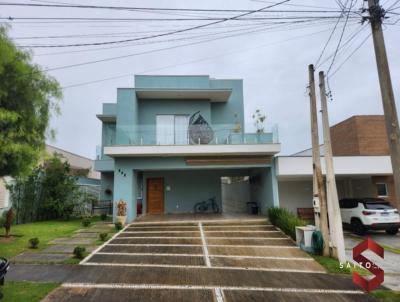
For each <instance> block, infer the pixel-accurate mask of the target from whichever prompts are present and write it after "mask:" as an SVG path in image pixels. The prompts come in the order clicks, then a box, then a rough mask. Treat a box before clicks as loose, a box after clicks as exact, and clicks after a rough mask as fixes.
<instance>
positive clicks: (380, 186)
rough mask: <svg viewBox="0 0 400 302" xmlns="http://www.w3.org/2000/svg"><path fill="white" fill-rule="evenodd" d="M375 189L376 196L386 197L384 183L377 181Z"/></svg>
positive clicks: (386, 192) (385, 185) (386, 191)
mask: <svg viewBox="0 0 400 302" xmlns="http://www.w3.org/2000/svg"><path fill="white" fill-rule="evenodd" d="M376 190H377V193H378V197H387V196H388V190H387V184H386V183H377V184H376Z"/></svg>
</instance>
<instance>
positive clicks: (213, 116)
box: [95, 76, 279, 221]
mask: <svg viewBox="0 0 400 302" xmlns="http://www.w3.org/2000/svg"><path fill="white" fill-rule="evenodd" d="M195 112H200V114H201V115H202V117H203V118H204V119H205V120H206V121H207V123H208V124H209V125H210V127H211V128H212V130H213V134H214V137H213V139H212V140H211V141H210V142H209V144H210V145H211V144H212V145H217V146H221V150H223V147H224V146H227V145H229V146H230V147H231V150H235V146H243V145H246V147H248V148H245V151H241V153H238V154H237V155H235V153H232V152H231V153H230V154H229V155H227V154H226V153H223V152H222V151H221V153H219V151H218V150H219V148H217V149H216V150H217V151H216V152H213V153H212V154H197V155H196V156H195V158H196V159H206V163H202V164H200V165H193V164H190V163H189V162H190V161H189V159H190V158H192V157H193V156H192V155H189V154H187V155H186V154H180V155H179V156H160V155H157V149H158V148H160V149H161V148H162V146H158V144H159V136H160V132H158V131H159V129H158V128H157V125H156V121H157V116H159V115H169V116H171V115H174V116H177V115H179V116H182V115H183V116H191V115H192V114H194V113H195ZM98 118H99V119H100V120H101V121H102V142H101V144H102V145H101V148H100V152H99V154H98V160H96V163H95V168H96V170H98V171H100V172H101V173H102V177H101V186H102V189H101V190H102V192H101V198H102V199H109V200H112V201H113V202H114V203H116V202H117V201H118V200H120V199H122V200H124V201H126V202H127V204H128V221H132V220H133V219H135V217H136V216H137V213H136V208H137V207H136V204H137V202H141V203H142V204H143V211H144V213H146V211H147V196H146V194H147V193H146V192H147V188H146V185H147V180H148V179H150V178H163V179H164V212H165V213H182V212H185V213H186V212H192V211H193V208H194V204H195V203H197V202H199V201H202V200H205V199H208V198H210V197H216V200H217V202H218V203H219V205H221V177H232V176H251V177H252V179H254V180H255V181H254V182H253V184H252V196H251V198H252V200H253V201H256V202H257V203H258V204H259V206H260V208H261V212H262V213H265V212H266V209H267V208H268V207H271V206H277V205H278V204H279V202H278V195H277V194H278V190H277V182H276V178H275V171H274V160H273V154H274V153H273V152H272V153H271V152H270V153H268V152H266V153H265V154H264V153H255V152H253V150H252V148H253V146H254V145H265V146H272V145H274V144H275V145H277V143H278V142H277V141H276V136H275V135H274V133H272V132H266V133H258V134H256V133H245V132H244V131H243V130H244V102H243V83H242V80H216V79H210V78H209V76H135V88H119V89H118V90H117V102H116V103H105V104H103V112H102V113H101V114H99V115H98ZM159 128H160V127H159ZM172 144H173V143H172ZM179 144H180V145H176V148H180V147H182V142H180V143H179ZM190 144H191V146H193V147H195V148H199V150H200V148H201V147H202V145H201V144H199V145H197V144H194V143H193V142H189V141H188V142H187V145H190ZM126 146H128V147H129V146H135V147H141V146H143V147H145V146H146V147H149V146H153V147H154V148H152V149H151V150H152V152H153V153H151V154H143V153H140V151H137V150H138V149H136V151H135V152H136V153H132V154H125V155H124V156H108V155H105V148H104V147H108V148H107V149H110V148H112V147H126ZM241 150H242V149H241ZM138 152H139V153H138ZM252 152H253V153H254V154H253V153H252ZM275 153H276V152H275ZM260 158H261V160H260ZM225 159H226V160H225ZM208 160H209V162H208ZM213 160H217V162H216V163H214V161H213ZM222 210H223V209H222Z"/></svg>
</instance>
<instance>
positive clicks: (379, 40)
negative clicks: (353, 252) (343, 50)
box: [368, 0, 400, 210]
mask: <svg viewBox="0 0 400 302" xmlns="http://www.w3.org/2000/svg"><path fill="white" fill-rule="evenodd" d="M368 8H369V15H370V22H371V28H372V37H373V41H374V48H375V57H376V64H377V67H378V76H379V85H380V88H381V95H382V103H383V111H384V114H385V124H386V131H387V136H388V142H389V149H390V157H391V162H392V169H393V178H394V187H395V191H396V197H397V198H396V199H395V200H394V202H395V206H396V207H397V209H399V210H400V130H399V121H398V118H397V111H396V104H395V101H394V93H393V87H392V80H391V78H390V71H389V63H388V59H387V55H386V47H385V40H384V38H383V32H382V19H383V17H384V10H383V9H382V7H381V6H380V5H379V0H368Z"/></svg>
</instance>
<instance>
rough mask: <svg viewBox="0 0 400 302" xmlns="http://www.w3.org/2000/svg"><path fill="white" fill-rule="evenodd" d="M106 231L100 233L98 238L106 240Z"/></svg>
mask: <svg viewBox="0 0 400 302" xmlns="http://www.w3.org/2000/svg"><path fill="white" fill-rule="evenodd" d="M107 236H108V233H100V234H99V238H100V240H101V241H106V239H107Z"/></svg>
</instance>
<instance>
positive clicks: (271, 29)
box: [36, 20, 324, 56]
mask: <svg viewBox="0 0 400 302" xmlns="http://www.w3.org/2000/svg"><path fill="white" fill-rule="evenodd" d="M301 23H303V24H304V25H303V27H302V28H304V27H306V26H307V27H308V26H311V25H313V24H314V23H315V20H308V21H307V20H304V21H298V22H293V21H291V22H274V23H273V24H271V23H261V24H258V25H257V26H254V24H253V26H252V27H246V28H244V29H243V28H240V29H235V30H230V31H225V32H222V31H218V32H211V33H206V34H202V35H196V36H189V37H187V36H185V37H182V38H177V39H167V40H151V41H143V42H141V43H140V42H136V43H135V44H128V45H126V44H125V45H122V46H121V45H118V46H110V47H101V48H99V47H97V48H90V49H79V50H74V51H73V50H69V51H60V52H50V53H41V54H36V56H43V55H47V56H48V55H61V54H73V53H82V52H92V51H100V50H109V49H114V48H119V49H121V48H123V47H133V46H137V45H147V44H154V43H166V42H174V41H181V40H189V39H196V38H201V37H204V36H206V37H207V36H211V35H221V34H226V33H230V32H240V31H245V30H249V29H256V28H260V27H262V28H263V30H262V31H264V30H268V31H269V32H275V31H279V30H285V29H284V28H286V27H288V26H290V25H295V24H301ZM321 23H322V22H321ZM268 24H271V25H272V26H269V27H266V26H265V25H268ZM322 24H324V23H322ZM282 28H283V29H282ZM297 29H299V27H296V30H297Z"/></svg>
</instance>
